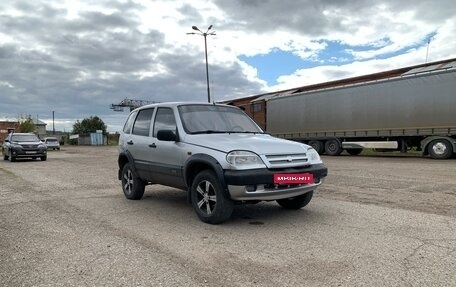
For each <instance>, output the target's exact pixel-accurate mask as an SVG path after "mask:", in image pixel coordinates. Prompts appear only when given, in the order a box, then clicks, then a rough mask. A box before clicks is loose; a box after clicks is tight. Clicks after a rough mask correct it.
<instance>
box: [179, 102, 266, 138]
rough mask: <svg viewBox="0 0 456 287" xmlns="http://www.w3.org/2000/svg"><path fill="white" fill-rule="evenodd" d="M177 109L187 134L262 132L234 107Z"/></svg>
mask: <svg viewBox="0 0 456 287" xmlns="http://www.w3.org/2000/svg"><path fill="white" fill-rule="evenodd" d="M178 109H179V113H180V116H181V119H182V123H183V125H184V129H185V131H186V132H187V133H191V134H192V133H193V134H194V133H200V132H205V131H211V132H252V133H261V132H262V130H261V129H259V127H258V126H257V125H256V124H255V123H254V121H253V120H252V119H251V118H249V117H248V116H247V115H246V114H245V113H244V112H243V111H241V110H240V109H238V108H235V107H226V106H216V105H212V106H209V105H183V106H179V108H178Z"/></svg>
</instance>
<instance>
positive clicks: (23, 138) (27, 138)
mask: <svg viewBox="0 0 456 287" xmlns="http://www.w3.org/2000/svg"><path fill="white" fill-rule="evenodd" d="M11 141H13V142H39V141H40V139H39V138H38V137H37V136H36V135H12V136H11Z"/></svg>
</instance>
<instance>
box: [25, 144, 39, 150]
mask: <svg viewBox="0 0 456 287" xmlns="http://www.w3.org/2000/svg"><path fill="white" fill-rule="evenodd" d="M22 148H23V149H24V150H36V149H38V145H37V144H36V145H35V144H34V145H32V144H23V145H22Z"/></svg>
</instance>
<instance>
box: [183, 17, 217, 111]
mask: <svg viewBox="0 0 456 287" xmlns="http://www.w3.org/2000/svg"><path fill="white" fill-rule="evenodd" d="M192 29H193V30H195V31H198V33H196V32H190V33H187V34H190V35H200V36H203V37H204V55H205V57H206V83H207V102H208V103H210V102H211V90H210V88H209V65H208V63H207V39H206V38H207V36H209V35H215V31H212V32H209V31H210V30H211V29H212V25H210V26H209V27H207V30H206V32H203V31H201V30H200V29H199V28H198V27H196V26H192Z"/></svg>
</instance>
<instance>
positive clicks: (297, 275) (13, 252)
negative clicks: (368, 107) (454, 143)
mask: <svg viewBox="0 0 456 287" xmlns="http://www.w3.org/2000/svg"><path fill="white" fill-rule="evenodd" d="M116 156H117V149H116V147H68V146H63V147H62V150H61V151H55V152H50V154H49V156H48V161H46V162H41V161H39V160H37V161H29V160H26V161H18V162H15V163H10V162H8V161H3V160H0V286H456V275H455V274H456V272H455V270H456V220H455V216H456V211H455V209H456V208H455V204H456V177H455V174H456V160H448V161H435V160H430V159H426V158H416V157H365V156H361V157H348V156H341V157H324V161H325V163H326V165H327V166H328V168H329V173H330V175H329V176H328V178H327V180H326V182H325V183H324V185H323V186H321V188H320V190H319V191H317V193H316V194H315V196H314V198H313V200H312V202H311V203H310V204H309V205H308V206H307V207H305V208H304V209H302V210H299V211H287V210H283V209H281V208H280V207H279V205H278V204H276V203H275V202H265V203H260V204H256V205H246V206H238V207H237V208H236V209H235V212H234V214H233V217H232V218H231V220H229V221H228V222H226V223H224V224H221V225H215V226H213V225H207V224H204V223H202V222H200V221H199V220H198V218H197V216H196V214H195V213H194V211H193V210H192V208H191V206H190V205H188V204H187V203H186V196H185V193H184V192H182V191H180V190H176V189H170V188H167V187H163V186H148V187H147V188H146V193H145V197H144V198H143V200H141V201H129V200H126V199H125V198H124V196H123V194H122V191H121V187H120V183H119V181H118V180H117V166H116V161H117V158H116Z"/></svg>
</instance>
